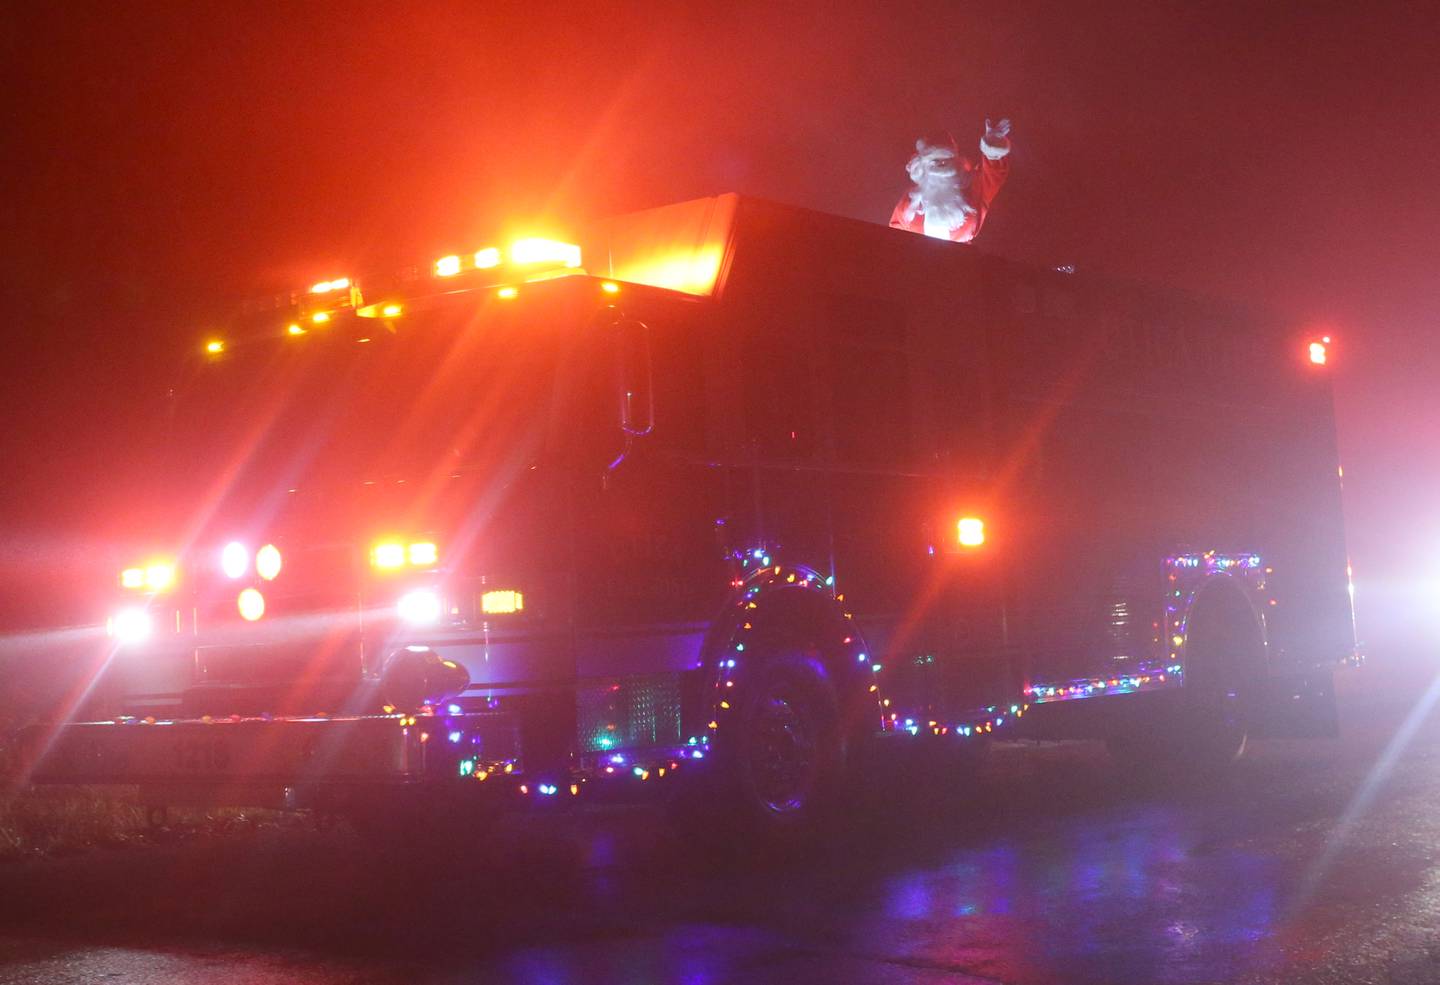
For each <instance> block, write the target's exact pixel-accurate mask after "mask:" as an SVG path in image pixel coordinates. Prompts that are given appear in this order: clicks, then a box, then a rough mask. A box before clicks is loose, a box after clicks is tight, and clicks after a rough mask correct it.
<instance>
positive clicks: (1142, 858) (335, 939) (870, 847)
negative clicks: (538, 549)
mask: <svg viewBox="0 0 1440 985" xmlns="http://www.w3.org/2000/svg"><path fill="white" fill-rule="evenodd" d="M1437 674H1440V663H1437V664H1436V665H1433V666H1431V667H1429V668H1427V667H1426V666H1425V665H1423V664H1419V663H1416V664H1411V665H1410V666H1409V667H1408V668H1407V669H1404V670H1397V669H1391V670H1389V671H1386V670H1383V669H1381V668H1380V667H1377V666H1376V662H1372V665H1371V666H1370V667H1367V668H1365V669H1364V670H1361V671H1358V672H1352V673H1351V674H1350V675H1349V676H1348V677H1347V678H1346V679H1345V680H1343V681H1342V682H1341V687H1340V690H1341V710H1342V718H1343V720H1344V723H1345V724H1344V734H1343V735H1342V737H1341V738H1340V739H1338V740H1327V741H1309V742H1307V741H1272V742H1267V743H1261V744H1259V745H1257V746H1256V747H1255V748H1253V749H1252V751H1251V754H1250V755H1249V756H1248V757H1247V758H1246V759H1245V760H1243V761H1242V762H1241V763H1240V764H1238V765H1237V767H1236V768H1235V769H1234V770H1233V772H1232V773H1231V774H1230V775H1229V776H1228V777H1227V778H1226V779H1225V780H1224V781H1223V782H1222V783H1219V784H1210V785H1206V786H1204V787H1199V786H1190V787H1188V788H1187V787H1186V786H1185V785H1184V784H1175V783H1170V784H1159V785H1157V784H1154V783H1149V782H1140V781H1139V780H1138V779H1137V778H1136V777H1134V776H1131V775H1127V774H1125V773H1124V772H1123V771H1121V770H1120V769H1118V768H1117V767H1116V766H1114V765H1113V764H1112V763H1111V762H1110V761H1109V760H1108V759H1107V758H1106V757H1105V755H1104V754H1103V751H1101V750H1100V749H1099V747H1097V746H1095V745H1093V744H1078V743H1077V744H1066V745H1044V746H1038V747H1037V746H1032V745H1021V744H1013V745H1006V746H1003V747H1000V748H998V749H997V750H996V753H995V755H993V756H992V757H991V758H990V760H989V762H988V763H987V765H986V767H985V772H984V775H983V776H982V777H981V778H980V779H979V781H978V782H975V783H974V784H972V785H970V786H968V787H967V788H966V789H964V790H963V791H961V792H960V794H959V795H958V796H957V797H955V798H951V799H946V798H940V797H929V796H927V793H928V792H927V791H921V792H919V793H918V794H916V795H914V796H909V797H905V798H903V799H900V800H897V801H895V802H894V803H893V804H891V805H889V806H888V807H887V808H886V809H885V811H884V815H885V816H884V817H883V820H872V821H871V822H870V823H867V824H862V825H856V826H855V827H854V829H853V830H847V831H846V833H844V834H843V835H841V836H840V837H838V838H837V839H835V841H834V842H833V843H829V844H826V845H824V846H820V847H817V848H816V849H815V851H814V852H812V853H811V854H810V855H809V856H808V857H806V858H805V859H803V860H789V861H788V862H781V861H779V860H776V859H774V858H771V857H766V856H764V855H763V854H760V853H752V852H747V851H746V850H744V849H743V848H742V849H739V850H736V851H735V852H732V853H730V854H727V855H726V856H725V857H723V858H717V857H714V856H713V855H710V854H709V853H708V852H702V851H701V850H700V848H699V847H698V846H699V845H700V844H701V843H702V842H703V839H700V838H695V837H692V836H693V835H694V834H695V832H690V833H687V832H683V831H682V832H672V831H670V830H669V829H668V828H666V826H665V825H664V824H663V823H662V821H661V819H660V817H659V814H658V812H657V811H655V810H653V809H650V808H645V807H638V808H634V807H632V808H610V809H599V810H597V809H590V810H587V811H585V812H583V813H581V814H578V815H572V816H545V817H525V818H514V819H511V820H509V821H507V822H505V823H503V824H502V825H500V826H499V827H498V828H496V829H494V830H493V831H491V832H490V833H489V834H487V835H486V836H485V841H486V844H485V847H484V849H483V850H482V851H480V852H478V853H476V854H473V855H469V856H467V857H464V858H460V857H456V858H453V859H450V858H444V857H429V858H424V859H421V860H419V861H417V860H416V859H415V858H414V857H411V856H408V855H402V854H394V853H383V854H376V853H375V852H374V851H373V850H372V849H371V848H369V847H368V846H367V845H366V843H365V842H363V841H361V840H360V839H359V838H357V837H355V836H354V835H353V834H351V833H350V832H349V831H348V830H346V829H337V830H334V831H328V832H322V831H316V830H311V829H308V828H306V829H296V830H274V829H262V830H259V831H255V832H249V833H237V834H229V835H226V836H223V837H217V838H212V839H205V840H200V841H195V842H190V843H186V844H176V845H155V846H146V847H138V848H129V849H124V850H116V851H102V852H95V853H90V854H87V855H83V856H78V857H73V858H65V859H48V860H37V861H33V862H25V863H21V864H14V865H10V866H8V867H6V868H4V869H0V920H3V923H0V981H4V982H35V983H47V985H49V983H68V982H97V981H106V982H177V981H183V982H212V981H213V982H221V981H223V982H227V983H228V982H246V981H254V982H264V983H274V985H280V983H291V982H321V983H339V982H376V983H382V982H383V983H390V982H406V983H428V982H443V983H450V982H454V983H460V982H491V981H495V982H501V981H517V982H544V983H557V985H560V983H568V982H617V983H622V982H623V983H631V982H634V983H649V982H683V983H694V985H704V983H712V982H747V983H748V982H757V983H765V982H786V983H802V982H826V983H846V982H871V981H883V982H916V983H929V982H959V983H971V982H974V983H996V982H1004V983H1038V982H1094V983H1107V985H1108V983H1116V985H1118V983H1171V982H1176V983H1178V982H1257V983H1258V982H1286V983H1289V982H1314V983H1320V982H1327V983H1328V982H1336V983H1339V982H1347V983H1348V982H1375V983H1387V985H1388V983H1423V982H1440V863H1437V850H1440V709H1436V707H1435V706H1436V705H1437V704H1440V678H1437V676H1436V675H1437ZM1432 679H1433V680H1436V681H1437V683H1435V684H1434V685H1433V687H1432V685H1431V681H1432Z"/></svg>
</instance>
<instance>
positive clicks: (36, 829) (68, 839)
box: [0, 787, 146, 859]
mask: <svg viewBox="0 0 1440 985" xmlns="http://www.w3.org/2000/svg"><path fill="white" fill-rule="evenodd" d="M145 833H146V824H145V811H144V808H143V807H141V805H140V803H139V801H138V800H137V799H136V791H135V789H134V788H133V787H74V788H65V789H61V788H43V787H42V788H36V789H34V790H27V791H22V792H18V793H11V794H5V795H4V796H3V798H0V859H15V858H19V857H23V856H27V855H50V854H70V853H74V852H79V851H85V850H87V849H92V848H101V847H110V846H116V845H123V844H126V843H129V842H133V841H137V840H141V839H142V838H143V837H144V835H145Z"/></svg>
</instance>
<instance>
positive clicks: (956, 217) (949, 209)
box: [909, 174, 975, 229]
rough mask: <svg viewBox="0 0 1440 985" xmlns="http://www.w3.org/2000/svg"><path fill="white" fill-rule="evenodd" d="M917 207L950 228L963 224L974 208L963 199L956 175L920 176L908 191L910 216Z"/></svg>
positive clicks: (929, 217)
mask: <svg viewBox="0 0 1440 985" xmlns="http://www.w3.org/2000/svg"><path fill="white" fill-rule="evenodd" d="M917 208H919V209H923V210H924V212H925V216H926V218H928V219H929V220H930V221H932V222H940V223H944V224H945V225H947V226H949V227H950V228H951V229H954V228H955V227H956V226H960V225H963V224H964V222H965V220H966V218H967V217H969V216H972V215H974V214H975V209H974V208H972V207H971V206H970V204H969V203H968V202H966V201H965V195H964V193H963V192H962V191H961V188H960V182H959V179H958V176H956V175H950V176H947V177H943V178H941V177H937V176H935V175H932V174H927V175H925V176H924V177H922V178H921V179H920V181H919V182H918V183H917V184H916V186H915V188H914V190H913V191H911V192H910V210H909V211H910V213H911V215H912V216H913V215H914V213H915V210H916V209H917Z"/></svg>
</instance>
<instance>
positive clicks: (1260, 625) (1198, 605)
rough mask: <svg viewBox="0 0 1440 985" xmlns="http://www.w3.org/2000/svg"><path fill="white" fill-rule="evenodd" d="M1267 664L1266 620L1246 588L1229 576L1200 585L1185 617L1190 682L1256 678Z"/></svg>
mask: <svg viewBox="0 0 1440 985" xmlns="http://www.w3.org/2000/svg"><path fill="white" fill-rule="evenodd" d="M1264 663H1265V624H1264V622H1263V621H1262V619H1261V618H1260V614H1259V613H1258V612H1256V611H1255V607H1254V605H1252V604H1251V602H1250V599H1249V597H1248V596H1247V595H1246V593H1245V592H1244V590H1243V589H1241V587H1240V586H1239V585H1237V584H1235V582H1234V579H1232V578H1230V577H1228V576H1223V575H1221V576H1216V577H1214V578H1212V579H1210V583H1209V584H1208V585H1206V586H1205V587H1204V588H1202V589H1201V590H1200V592H1199V594H1198V595H1197V596H1196V598H1195V601H1194V602H1193V603H1192V604H1191V606H1190V612H1189V614H1188V615H1187V616H1186V619H1185V676H1186V681H1187V683H1193V682H1195V681H1197V680H1199V681H1207V682H1208V681H1223V682H1225V683H1227V684H1228V683H1232V682H1237V681H1238V680H1242V679H1246V678H1253V677H1255V676H1257V675H1259V674H1261V673H1262V672H1263V670H1264Z"/></svg>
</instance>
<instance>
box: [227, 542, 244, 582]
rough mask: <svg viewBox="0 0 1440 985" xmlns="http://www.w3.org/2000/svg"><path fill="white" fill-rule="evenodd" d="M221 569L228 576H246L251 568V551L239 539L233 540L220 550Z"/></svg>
mask: <svg viewBox="0 0 1440 985" xmlns="http://www.w3.org/2000/svg"><path fill="white" fill-rule="evenodd" d="M220 570H221V571H223V572H225V577H226V578H244V577H245V572H247V571H249V570H250V552H249V551H248V550H246V549H245V545H244V544H242V543H240V542H239V541H238V540H232V541H231V542H230V543H228V544H226V545H225V547H224V549H223V550H221V551H220Z"/></svg>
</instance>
